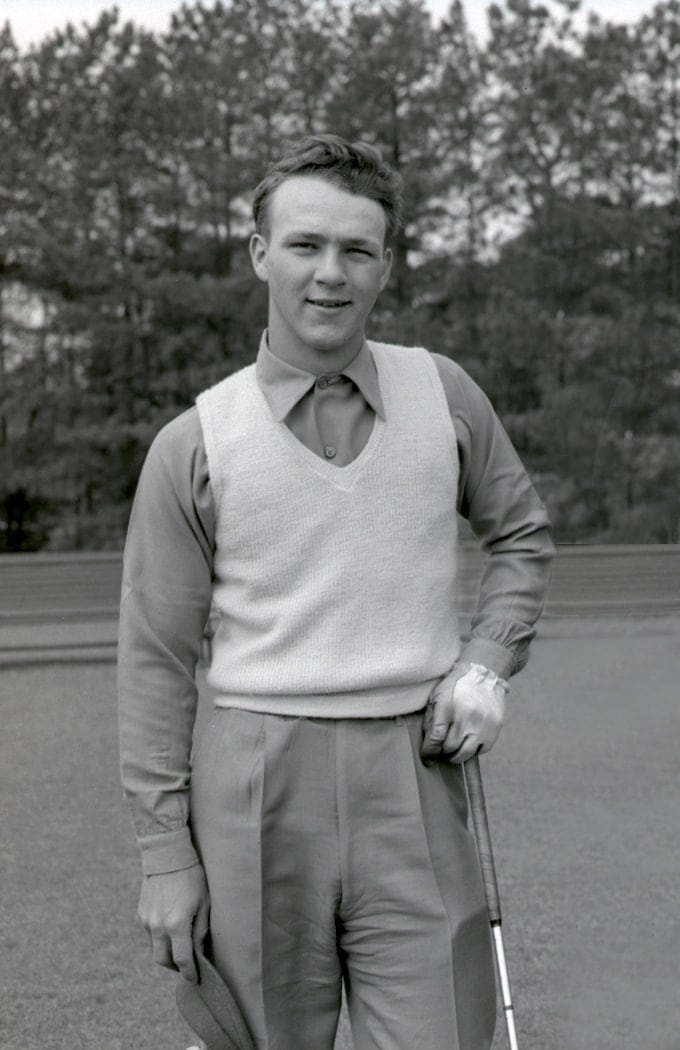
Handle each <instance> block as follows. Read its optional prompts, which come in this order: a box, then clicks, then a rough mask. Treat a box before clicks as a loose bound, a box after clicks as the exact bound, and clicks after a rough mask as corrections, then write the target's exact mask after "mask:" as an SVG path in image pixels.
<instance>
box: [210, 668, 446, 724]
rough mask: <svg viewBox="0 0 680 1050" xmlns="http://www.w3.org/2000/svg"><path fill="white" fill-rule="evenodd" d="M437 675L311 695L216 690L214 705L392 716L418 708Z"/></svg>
mask: <svg viewBox="0 0 680 1050" xmlns="http://www.w3.org/2000/svg"><path fill="white" fill-rule="evenodd" d="M439 681H440V679H439V678H429V679H427V681H425V682H411V683H408V684H406V685H390V686H381V687H380V688H378V689H362V690H358V691H356V692H342V693H318V694H313V695H311V694H310V695H302V696H301V695H299V694H285V693H282V694H274V695H262V694H259V693H258V694H253V693H218V694H217V695H216V696H215V699H214V704H215V707H231V708H238V709H239V710H242V711H253V712H256V713H257V714H266V715H292V716H294V717H297V718H335V719H338V718H395V717H396V716H397V715H408V714H412V713H413V712H415V711H420V710H422V708H423V707H425V704H426V703H427V701H428V698H429V696H430V693H431V692H432V690H433V689H434V687H435V685H436V684H437V682H439Z"/></svg>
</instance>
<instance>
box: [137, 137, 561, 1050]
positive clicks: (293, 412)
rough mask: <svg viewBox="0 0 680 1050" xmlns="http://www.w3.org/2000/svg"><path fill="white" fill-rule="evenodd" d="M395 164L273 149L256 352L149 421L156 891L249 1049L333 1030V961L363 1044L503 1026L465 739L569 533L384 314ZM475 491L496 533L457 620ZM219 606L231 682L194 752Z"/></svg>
mask: <svg viewBox="0 0 680 1050" xmlns="http://www.w3.org/2000/svg"><path fill="white" fill-rule="evenodd" d="M399 190H400V186H399V180H398V177H397V176H396V175H395V173H393V172H392V171H391V170H390V169H389V168H388V167H387V165H385V164H384V163H383V162H382V161H381V159H380V156H379V155H378V154H377V152H376V151H375V150H374V149H372V148H371V147H369V146H366V145H365V144H361V143H354V144H350V143H348V142H345V141H344V140H342V139H340V138H338V137H336V136H317V137H314V138H311V139H307V140H305V141H303V142H302V143H301V144H300V145H299V146H298V147H297V148H296V149H294V150H293V151H292V152H291V153H290V154H289V155H288V156H286V157H284V158H283V160H282V161H281V162H280V163H278V164H275V165H273V166H272V168H271V169H270V171H269V173H268V175H267V177H266V178H265V179H264V181H263V182H262V183H261V184H260V186H259V187H258V189H257V191H256V194H255V200H254V216H255V224H256V232H255V234H254V235H253V237H252V241H251V256H252V262H253V267H254V269H255V273H256V275H257V277H258V278H259V279H260V280H262V281H264V282H266V284H267V285H268V292H269V319H268V330H267V331H266V332H265V333H264V335H263V337H262V341H261V343H260V348H259V352H258V356H257V362H256V364H254V365H251V366H249V367H248V368H245V369H243V370H241V371H240V372H237V373H236V374H234V375H232V376H229V377H228V378H227V379H225V380H223V381H222V382H221V383H218V384H217V385H216V386H215V387H213V388H212V389H211V390H208V391H206V392H204V393H203V394H201V395H200V396H199V398H198V401H197V406H196V407H194V408H192V409H190V410H189V411H188V412H186V413H184V415H182V416H180V417H179V418H178V419H177V420H175V421H174V422H173V423H171V424H170V425H169V426H167V427H165V428H164V429H163V431H161V433H160V434H159V435H158V437H157V439H156V441H155V442H154V444H153V446H152V448H151V450H150V452H149V455H148V458H147V461H146V464H145V466H144V470H143V472H142V476H141V479H140V483H139V489H138V492H137V496H136V499H135V504H134V508H133V512H132V517H131V522H130V530H129V536H128V541H127V546H126V554H125V571H124V583H123V596H122V604H121V628H120V656H119V664H120V671H119V691H120V724H121V748H122V769H123V781H124V785H125V789H126V793H127V795H128V797H129V799H130V801H131V804H132V807H133V813H134V816H135V823H136V829H137V834H138V838H139V842H140V846H141V849H142V855H143V866H144V883H143V887H142V894H141V899H140V915H141V918H142V921H143V923H144V925H145V926H146V927H147V928H148V929H149V931H150V933H151V936H152V941H153V950H154V956H155V959H156V961H157V962H159V963H160V964H161V965H164V966H169V967H175V968H177V969H179V970H180V971H181V972H182V974H183V976H184V977H185V978H187V980H189V981H195V980H196V969H195V955H194V949H197V948H198V947H199V946H200V945H201V944H202V942H203V940H204V938H205V935H206V933H207V931H208V928H209V931H210V939H209V942H208V943H209V952H210V957H211V960H212V963H213V964H214V967H215V968H216V970H217V971H218V972H219V974H220V975H221V978H222V979H223V980H224V981H225V982H226V984H227V985H228V986H229V987H230V989H231V991H232V992H233V994H234V995H235V998H236V1000H237V1001H238V1003H239V1006H240V1009H241V1011H242V1013H243V1015H244V1017H245V1020H246V1023H247V1025H248V1027H249V1029H250V1032H251V1034H252V1037H253V1042H254V1044H255V1045H256V1046H257V1048H258V1050H331V1048H332V1046H333V1039H334V1033H335V1028H336V1024H337V1018H338V1010H339V1005H340V989H341V984H342V981H343V980H344V983H345V987H346V991H347V998H348V1006H349V1013H350V1020H351V1024H352V1030H353V1038H354V1041H355V1045H356V1048H357V1050H417V1048H421V1050H451V1048H452V1047H458V1048H459V1050H484V1048H488V1047H489V1046H490V1044H491V1041H492V1037H493V1029H494V1021H495V990H494V974H493V965H492V955H491V948H490V938H489V932H488V923H487V919H486V912H485V905H484V895H483V891H482V887H481V882H480V875H479V870H478V864H477V859H476V854H475V848H474V843H473V839H472V837H471V834H470V832H469V831H468V828H467V803H466V797H465V790H464V782H463V777H462V769H461V763H462V762H464V761H465V760H466V759H467V758H468V757H470V756H471V755H473V754H475V753H476V752H477V751H479V750H482V751H485V750H488V749H489V748H490V747H491V746H492V745H493V743H494V742H495V740H496V738H497V736H498V733H499V731H500V728H501V725H502V721H503V713H504V704H505V693H506V691H507V682H506V679H507V678H508V677H509V676H510V675H511V674H513V673H515V672H516V671H518V670H520V669H521V667H522V666H523V665H524V663H525V662H526V659H527V650H528V646H529V643H530V641H531V639H532V637H533V634H534V623H535V621H536V619H537V617H538V615H539V613H540V610H541V607H542V601H543V594H544V589H545V586H546V581H547V573H548V567H549V562H550V557H551V553H552V547H551V542H550V538H549V525H548V521H547V518H546V514H545V511H544V508H543V506H542V504H541V502H540V501H539V499H538V498H537V496H536V494H535V492H534V490H533V488H532V486H531V484H530V482H529V480H528V478H527V476H526V473H525V472H524V470H523V468H522V466H521V464H520V462H519V460H518V458H517V456H516V454H515V453H514V451H513V449H512V447H511V445H510V443H509V441H508V439H507V437H506V435H505V434H504V432H503V430H502V428H501V426H500V424H499V422H498V420H497V418H496V416H495V415H494V413H493V410H492V409H491V407H490V405H489V402H488V401H487V399H486V398H485V397H484V395H483V394H482V392H481V391H480V390H479V388H478V387H477V386H476V385H475V384H474V383H473V382H472V380H471V379H470V378H469V377H468V376H467V375H466V374H465V373H464V372H463V371H462V370H461V369H460V368H459V367H458V366H457V365H455V364H454V363H453V362H452V361H450V360H448V359H446V358H443V357H441V356H438V355H436V354H430V353H428V352H427V351H426V350H422V349H408V348H403V347H398V346H391V345H385V344H381V343H376V342H368V341H367V340H366V337H365V325H366V322H367V320H368V317H369V315H370V313H371V310H372V308H373V305H374V303H375V301H376V299H377V297H378V295H379V293H380V292H381V291H382V289H383V288H384V287H385V285H386V283H387V280H388V278H389V274H390V268H391V264H392V254H391V250H390V247H389V243H390V238H391V236H392V235H393V233H394V231H395V229H396V228H397V226H398V223H399ZM457 512H460V513H461V514H463V515H464V516H465V517H467V518H468V519H469V521H470V523H471V525H472V528H473V530H474V532H475V533H476V535H477V536H478V537H479V539H480V541H481V542H482V543H483V544H484V546H485V548H486V550H488V553H489V558H488V565H487V568H486V570H485V575H484V579H483V582H482V586H481V592H480V598H479V607H478V610H477V613H476V616H475V618H474V620H473V624H472V633H471V637H470V639H469V640H468V641H467V642H465V643H463V642H462V641H461V639H460V637H459V634H458V627H457V622H456V609H457V591H456V571H457V558H458V554H457V534H456V514H457ZM211 607H212V609H213V612H214V615H215V617H216V621H217V628H216V632H215V635H214V639H213V645H212V657H211V664H210V670H209V676H208V678H209V682H210V684H211V686H212V688H213V690H214V691H215V708H214V712H213V716H212V719H211V721H210V725H209V727H208V729H207V731H206V733H205V734H204V736H203V737H202V739H201V740H200V741H199V742H198V744H197V746H196V749H195V753H194V755H193V758H192V760H191V761H190V751H191V744H192V728H193V721H194V715H195V709H196V686H195V683H194V670H195V666H196V661H197V658H198V654H199V648H200V643H201V637H202V633H203V630H204V627H205V624H206V620H207V618H208V614H209V611H210V609H211ZM428 701H429V703H428ZM426 705H427V724H426V725H425V722H424V711H425V709H426ZM423 734H425V735H424V739H423ZM421 748H422V754H421ZM201 958H202V957H201Z"/></svg>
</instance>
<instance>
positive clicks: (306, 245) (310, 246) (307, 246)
mask: <svg viewBox="0 0 680 1050" xmlns="http://www.w3.org/2000/svg"><path fill="white" fill-rule="evenodd" d="M291 248H297V249H298V250H299V251H304V252H309V251H314V249H315V248H316V244H314V242H313V241H293V242H292V243H291Z"/></svg>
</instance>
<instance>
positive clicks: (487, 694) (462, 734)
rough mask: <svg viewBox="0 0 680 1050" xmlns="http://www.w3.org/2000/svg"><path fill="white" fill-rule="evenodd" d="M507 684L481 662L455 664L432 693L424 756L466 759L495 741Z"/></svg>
mask: <svg viewBox="0 0 680 1050" xmlns="http://www.w3.org/2000/svg"><path fill="white" fill-rule="evenodd" d="M508 688H509V687H508V683H507V682H506V680H505V679H504V678H499V677H498V675H497V674H496V673H495V672H494V671H491V670H489V668H488V667H483V666H482V664H467V663H462V664H455V665H454V667H453V668H452V670H451V671H450V672H449V674H447V675H446V677H445V678H442V680H441V681H440V682H438V684H437V685H436V686H435V688H434V689H433V690H432V693H431V694H430V698H429V700H428V702H427V707H426V709H425V717H424V720H423V732H424V739H423V745H422V748H421V756H422V757H423V759H425V760H426V761H427V760H428V759H439V760H440V761H448V762H467V760H468V758H472V756H473V755H476V754H478V753H479V752H480V751H489V749H490V748H492V747H493V745H494V744H495V743H496V740H497V739H498V735H499V733H500V731H501V728H502V726H503V720H504V718H505V698H506V695H507V693H508Z"/></svg>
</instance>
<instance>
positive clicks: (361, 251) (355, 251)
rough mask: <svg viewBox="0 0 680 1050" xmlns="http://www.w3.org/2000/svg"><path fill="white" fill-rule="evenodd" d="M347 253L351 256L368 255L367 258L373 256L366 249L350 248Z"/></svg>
mask: <svg viewBox="0 0 680 1050" xmlns="http://www.w3.org/2000/svg"><path fill="white" fill-rule="evenodd" d="M349 251H350V253H351V254H352V255H368V256H369V258H370V257H371V256H372V255H373V252H370V251H369V250H368V248H350V249H349Z"/></svg>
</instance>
